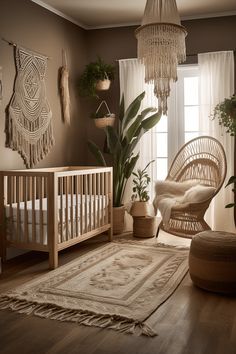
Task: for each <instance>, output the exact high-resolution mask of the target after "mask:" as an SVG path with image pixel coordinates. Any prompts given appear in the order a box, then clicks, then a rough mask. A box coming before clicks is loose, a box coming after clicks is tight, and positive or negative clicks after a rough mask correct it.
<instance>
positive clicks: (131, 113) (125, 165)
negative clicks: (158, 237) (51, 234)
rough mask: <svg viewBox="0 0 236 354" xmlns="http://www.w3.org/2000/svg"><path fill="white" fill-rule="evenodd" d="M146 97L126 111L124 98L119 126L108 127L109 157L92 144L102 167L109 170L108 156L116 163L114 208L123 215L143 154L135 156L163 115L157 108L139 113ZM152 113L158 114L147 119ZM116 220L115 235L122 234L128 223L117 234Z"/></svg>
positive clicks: (137, 99) (90, 142)
mask: <svg viewBox="0 0 236 354" xmlns="http://www.w3.org/2000/svg"><path fill="white" fill-rule="evenodd" d="M144 96H145V92H143V93H141V94H140V95H139V96H138V97H136V98H135V99H134V101H133V102H131V104H130V105H129V107H128V108H127V109H126V110H125V109H124V97H122V99H121V102H120V108H119V119H117V124H116V125H115V126H114V127H112V126H108V127H106V128H105V129H104V131H105V133H106V139H107V149H106V153H103V152H102V151H101V150H100V149H99V147H98V146H97V145H96V144H95V143H94V142H92V141H89V142H88V146H89V149H90V151H91V152H92V154H93V155H94V156H95V158H96V160H97V162H98V163H99V164H100V165H102V166H107V163H106V159H105V154H107V157H110V159H111V161H112V162H111V165H112V166H113V206H114V207H115V208H119V209H121V210H122V213H123V215H124V207H123V204H122V202H123V196H124V192H125V187H126V184H127V180H128V179H129V177H130V176H131V174H132V172H133V170H134V168H135V165H136V162H137V160H138V158H139V153H137V154H134V149H135V148H136V146H137V144H138V142H139V141H140V139H141V137H142V136H143V135H144V134H145V133H146V132H147V131H148V130H149V129H151V128H153V127H154V126H155V125H156V124H157V123H158V122H159V120H160V118H161V112H156V108H153V107H148V108H146V109H144V110H142V111H141V112H140V113H139V110H140V106H141V103H142V100H143V98H144ZM152 112H155V113H154V114H152V115H151V116H149V117H147V116H148V115H149V114H150V113H152ZM115 219H116V218H115V217H114V233H120V232H122V228H123V227H124V225H123V224H124V223H123V224H122V226H121V227H120V228H119V231H118V232H116V228H115V224H116V220H115ZM121 219H122V218H121Z"/></svg>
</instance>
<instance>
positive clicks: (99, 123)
mask: <svg viewBox="0 0 236 354" xmlns="http://www.w3.org/2000/svg"><path fill="white" fill-rule="evenodd" d="M94 123H95V125H96V127H97V128H106V127H107V126H111V127H112V126H113V125H114V123H115V116H112V117H103V118H96V119H94Z"/></svg>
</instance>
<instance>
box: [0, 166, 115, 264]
mask: <svg viewBox="0 0 236 354" xmlns="http://www.w3.org/2000/svg"><path fill="white" fill-rule="evenodd" d="M0 199H1V201H0V241H1V247H0V251H1V256H2V259H3V260H5V259H6V249H7V247H16V248H20V249H25V250H37V251H44V252H48V253H49V267H50V268H51V269H54V268H56V267H57V266H58V252H59V251H61V250H62V249H64V248H67V247H70V246H72V245H75V244H76V243H78V242H81V241H84V240H86V239H88V238H91V237H93V236H96V235H98V234H100V233H103V232H105V231H108V236H109V240H110V241H111V240H112V168H110V167H99V168H98V167H77V166H74V167H59V168H42V169H29V170H11V171H1V172H0Z"/></svg>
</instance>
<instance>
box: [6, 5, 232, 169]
mask: <svg viewBox="0 0 236 354" xmlns="http://www.w3.org/2000/svg"><path fill="white" fill-rule="evenodd" d="M183 25H184V26H185V27H186V28H187V31H188V36H187V40H186V46H187V54H196V53H200V52H207V51H217V50H228V49H235V48H236V40H235V35H234V34H235V33H236V16H230V17H221V18H212V19H202V20H191V21H185V22H183ZM134 30H135V27H133V26H131V27H120V28H111V29H101V30H91V31H84V30H83V29H81V28H79V27H78V26H76V25H74V24H72V23H70V22H68V21H67V20H65V19H63V18H61V17H59V16H57V15H55V14H53V13H51V12H49V11H48V10H46V9H44V8H42V7H40V6H38V5H37V4H35V3H33V2H31V1H30V0H20V1H19V0H1V11H0V37H5V38H6V39H9V40H13V41H14V42H16V43H18V44H20V45H23V46H25V47H27V48H30V49H32V50H35V51H38V52H41V53H44V54H46V55H48V56H50V57H51V59H50V60H49V61H48V71H47V79H46V88H47V97H48V100H49V103H50V106H51V109H52V113H53V127H54V136H55V142H56V143H55V146H54V147H53V148H52V150H51V152H50V153H49V154H48V156H47V157H46V158H45V159H44V160H43V161H42V162H41V163H40V164H38V166H37V167H47V166H56V165H57V166H59V165H60V166H61V165H69V164H88V163H91V162H94V160H93V159H92V158H91V156H90V154H89V153H88V150H87V139H88V138H90V139H93V140H95V141H96V142H97V143H98V144H99V145H100V146H102V144H103V141H104V133H103V131H102V130H98V129H97V128H95V127H94V124H93V121H92V120H91V119H90V117H89V116H90V114H91V113H92V112H93V111H94V110H96V108H97V106H98V103H99V101H96V100H94V99H90V98H80V97H79V95H78V90H77V85H78V78H79V76H80V74H81V73H82V71H83V69H84V67H85V65H86V63H88V62H90V61H91V60H94V59H96V56H97V55H100V56H101V57H102V58H103V59H104V60H105V61H106V62H108V63H113V64H114V65H116V68H117V70H116V79H115V82H114V83H113V84H112V86H111V89H110V90H109V91H108V92H104V93H102V94H101V95H100V99H106V100H107V102H108V103H109V105H110V108H111V110H112V111H113V112H117V111H118V104H119V75H118V62H117V60H118V59H124V58H132V57H133V58H134V57H136V56H137V52H136V48H137V43H136V39H135V36H134ZM62 49H65V50H66V52H67V57H68V63H69V69H70V93H71V101H72V110H71V111H72V125H71V127H68V126H67V125H65V124H64V123H63V122H62V119H61V109H60V100H59V95H58V83H57V79H58V69H59V67H60V66H61V63H62V61H61V52H62ZM196 61H197V56H196V55H195V56H189V57H188V62H189V63H193V62H196ZM0 66H2V68H3V101H2V103H1V105H0V114H1V119H0V169H11V168H24V167H25V166H24V164H23V161H22V159H21V157H20V156H19V155H18V153H17V152H14V151H12V150H10V149H8V148H5V133H4V126H5V112H4V110H5V107H6V106H7V104H8V103H9V101H10V98H11V95H12V89H13V83H14V77H15V64H14V57H13V47H11V46H9V45H8V44H7V43H5V42H3V41H1V40H0Z"/></svg>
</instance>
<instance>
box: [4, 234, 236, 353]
mask: <svg viewBox="0 0 236 354" xmlns="http://www.w3.org/2000/svg"><path fill="white" fill-rule="evenodd" d="M91 241H92V240H91ZM91 241H90V242H89V241H86V242H85V243H82V244H79V245H77V246H74V247H71V248H70V249H67V250H65V251H63V252H61V253H60V256H59V264H60V265H62V264H66V263H67V262H69V261H71V260H73V259H75V258H76V257H78V256H79V255H80V254H84V253H86V252H89V251H90V250H92V249H94V248H96V247H99V246H101V244H103V243H104V238H99V237H98V238H94V239H93V241H92V242H91ZM47 267H48V260H47V257H46V255H44V254H42V253H37V252H31V253H28V254H26V255H23V256H20V257H17V258H15V259H13V260H10V261H8V262H7V263H6V264H5V265H4V272H3V274H2V275H1V276H0V292H3V291H5V290H8V289H10V288H11V287H15V286H18V285H20V284H22V283H23V282H25V281H28V280H30V279H32V278H34V277H37V276H39V275H41V274H44V273H45V272H47V271H48V268H47ZM154 318H155V325H154V329H155V330H156V331H157V332H158V336H156V337H154V338H149V337H145V336H141V337H135V336H132V335H125V334H120V333H118V332H116V331H113V330H106V329H100V328H96V327H86V326H79V325H76V324H74V323H65V322H59V321H55V320H47V319H41V318H39V317H36V316H33V315H30V316H26V315H21V314H18V313H16V312H12V311H6V310H4V311H0V353H1V354H3V353H4V354H13V353H14V354H15V353H21V354H26V353H29V354H33V353H37V354H41V353H44V354H47V353H50V354H51V353H68V354H73V353H76V354H77V353H80V354H88V353H89V354H123V353H124V354H125V353H130V354H135V353H137V354H139V353H140V354H180V353H181V354H236V298H233V297H226V296H221V295H217V294H213V293H208V292H205V291H203V290H200V289H198V288H196V287H194V286H193V285H192V282H191V280H190V278H189V275H187V276H186V277H185V279H184V280H183V281H182V283H181V285H180V286H179V287H178V288H177V290H176V291H175V293H174V294H173V295H172V296H171V297H170V298H169V299H168V300H167V301H166V302H165V303H164V304H163V305H162V306H161V307H160V308H159V309H158V310H157V311H156V313H155V317H154Z"/></svg>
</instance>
